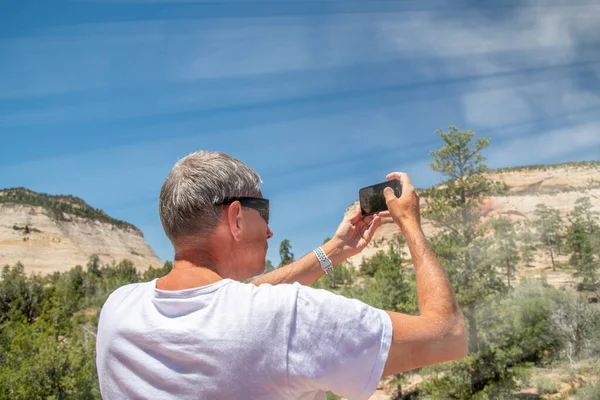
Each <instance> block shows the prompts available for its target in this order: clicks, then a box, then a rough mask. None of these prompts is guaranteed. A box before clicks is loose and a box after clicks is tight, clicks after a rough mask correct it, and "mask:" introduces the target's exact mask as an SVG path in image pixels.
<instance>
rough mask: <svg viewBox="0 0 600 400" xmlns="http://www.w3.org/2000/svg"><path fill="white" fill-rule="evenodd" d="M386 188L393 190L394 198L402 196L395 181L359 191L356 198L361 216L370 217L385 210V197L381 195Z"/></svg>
mask: <svg viewBox="0 0 600 400" xmlns="http://www.w3.org/2000/svg"><path fill="white" fill-rule="evenodd" d="M386 187H391V188H392V189H394V193H395V194H396V197H400V195H401V194H402V188H401V185H400V182H399V181H398V180H397V179H394V180H391V181H387V182H381V183H377V184H375V185H371V186H367V187H364V188H362V189H360V191H359V192H358V198H359V201H360V209H361V211H362V215H370V214H375V213H378V212H380V211H385V210H387V204H386V202H385V196H384V195H383V189H385V188H386Z"/></svg>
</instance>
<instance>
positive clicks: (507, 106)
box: [0, 0, 600, 264]
mask: <svg viewBox="0 0 600 400" xmlns="http://www.w3.org/2000/svg"><path fill="white" fill-rule="evenodd" d="M450 124H454V125H457V126H458V127H459V128H461V129H471V130H474V131H476V132H477V133H478V134H480V135H482V136H485V137H490V138H491V139H492V145H491V146H490V148H489V149H488V150H487V151H486V156H487V157H488V165H489V166H491V167H503V166H511V165H522V164H533V163H552V162H560V161H569V160H591V159H599V158H600V2H594V1H579V0H573V1H569V2H566V1H553V0H547V1H518V2H517V1H497V0H492V1H486V2H475V1H428V0H423V1H374V0H362V1H355V0H344V1H341V0H307V1H295V0H276V1H250V0H248V1H244V0H237V1H219V2H209V1H193V0H188V1H171V2H166V1H165V2H163V1H152V0H148V1H144V0H132V1H120V0H119V1H116V0H115V1H93V0H87V1H86V0H81V1H59V0H55V1H51V2H50V1H39V2H36V1H12V2H4V4H3V5H2V13H0V188H5V187H15V186H24V187H27V188H30V189H33V190H36V191H41V192H46V193H51V194H73V195H76V196H79V197H81V198H83V199H84V200H85V201H87V202H88V203H89V204H91V205H92V206H94V207H97V208H101V209H103V210H105V211H106V212H107V213H108V214H109V215H111V216H113V217H115V218H119V219H123V220H126V221H128V222H131V223H133V224H135V225H136V226H138V227H139V228H140V229H141V230H142V231H143V233H144V235H145V237H146V239H147V241H148V242H149V243H150V245H151V246H152V248H153V249H154V250H155V252H156V253H157V254H158V256H159V257H160V258H161V259H163V260H168V259H171V258H172V252H171V247H170V243H169V242H168V240H167V239H166V237H165V236H164V234H163V232H162V227H161V225H160V221H159V218H158V212H157V201H158V193H159V190H160V186H161V185H162V182H163V180H164V178H165V177H166V176H167V174H168V173H169V171H170V168H171V167H172V166H173V164H174V163H175V162H176V161H177V160H178V159H179V158H181V157H183V156H185V155H187V154H189V153H190V152H192V151H195V150H198V149H208V150H220V151H225V152H227V153H229V154H231V155H233V156H235V157H237V158H240V159H241V160H243V161H244V162H246V163H248V164H249V165H250V166H252V167H253V168H255V169H256V170H257V171H258V172H259V174H260V175H261V177H262V179H263V182H264V184H263V193H264V195H265V197H268V198H270V199H271V207H272V211H271V215H272V218H271V219H272V224H271V225H272V228H273V230H274V232H275V236H274V237H273V239H272V242H271V246H270V249H269V255H268V256H269V258H270V259H271V260H273V262H274V263H275V264H277V263H278V262H279V256H278V247H279V246H278V245H279V242H280V241H281V240H283V239H285V238H287V239H290V241H291V243H292V246H293V249H292V250H293V252H294V253H295V254H296V256H300V255H302V254H304V253H306V252H308V251H310V250H311V249H312V248H314V247H316V246H317V245H319V244H320V243H321V242H322V240H323V239H324V238H325V237H327V236H331V235H332V234H333V232H334V231H335V228H336V227H337V224H338V223H339V221H340V220H341V218H342V215H343V212H344V210H345V209H346V207H347V206H348V205H349V204H351V203H352V202H353V201H354V200H355V199H356V198H357V195H358V189H359V188H360V187H363V186H366V185H369V184H373V183H376V182H380V181H382V180H384V179H385V175H386V174H387V173H388V172H391V171H396V170H400V171H406V172H408V173H409V174H410V175H411V177H412V179H413V182H414V184H415V186H417V187H427V186H430V185H432V184H434V183H436V182H438V181H439V180H440V177H439V176H438V175H437V174H435V173H433V172H431V170H430V169H429V167H428V164H427V163H428V162H429V161H430V157H429V156H428V153H427V151H428V150H430V149H435V148H437V147H439V146H440V142H439V140H438V139H437V137H436V135H435V133H434V132H435V130H436V129H438V128H447V127H448V125H450Z"/></svg>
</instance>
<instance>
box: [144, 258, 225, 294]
mask: <svg viewBox="0 0 600 400" xmlns="http://www.w3.org/2000/svg"><path fill="white" fill-rule="evenodd" d="M222 279H223V278H222V277H221V275H219V274H218V273H217V272H215V271H214V270H213V269H211V268H208V267H205V266H201V265H196V264H194V263H191V262H189V261H187V260H175V262H174V263H173V269H171V272H169V273H168V274H167V275H165V276H163V277H162V278H159V279H158V281H157V282H156V288H157V289H161V290H183V289H192V288H196V287H201V286H206V285H210V284H211V283H215V282H218V281H220V280H222Z"/></svg>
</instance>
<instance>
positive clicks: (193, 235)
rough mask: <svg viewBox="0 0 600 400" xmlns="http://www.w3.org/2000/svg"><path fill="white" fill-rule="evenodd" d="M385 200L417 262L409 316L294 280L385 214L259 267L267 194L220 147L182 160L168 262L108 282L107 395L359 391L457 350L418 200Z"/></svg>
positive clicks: (456, 319) (353, 250)
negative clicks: (270, 266) (158, 273)
mask: <svg viewBox="0 0 600 400" xmlns="http://www.w3.org/2000/svg"><path fill="white" fill-rule="evenodd" d="M387 179H399V180H400V181H401V183H402V187H403V193H402V195H401V197H400V198H397V197H396V196H395V195H394V193H393V191H392V190H386V191H385V196H386V200H387V205H388V209H389V213H388V214H385V215H391V217H392V218H393V220H394V221H395V222H396V223H397V224H398V225H399V226H400V228H401V230H402V232H403V234H404V237H405V238H406V242H407V244H408V247H409V250H410V253H411V255H412V259H413V262H414V265H415V272H416V279H417V296H418V299H419V310H420V315H419V316H410V315H404V314H400V313H396V312H391V311H384V310H378V309H375V308H373V307H370V306H368V305H366V304H364V303H362V302H360V301H358V300H353V299H347V298H345V297H342V296H338V295H335V294H332V293H329V292H327V291H324V290H315V289H312V288H310V287H307V286H304V285H308V284H310V283H312V282H314V281H315V280H316V279H318V278H319V277H320V276H321V275H323V273H324V272H326V271H330V269H331V267H332V266H334V265H335V264H338V263H339V262H340V261H342V260H344V259H346V258H348V257H350V256H352V255H354V254H357V253H358V252H360V251H361V250H362V249H363V248H364V247H365V246H366V245H367V244H368V243H369V241H370V240H371V238H372V237H373V234H374V233H375V230H376V229H377V227H378V226H379V225H380V224H381V217H382V216H381V215H375V216H368V217H362V216H361V213H360V209H356V210H355V212H354V213H353V214H352V215H351V216H350V217H347V218H345V219H344V220H343V221H342V223H341V224H340V226H339V227H338V229H337V231H336V232H335V234H334V236H333V239H331V240H330V241H328V242H327V243H325V244H324V245H323V246H322V247H320V248H318V249H316V250H315V252H314V253H310V254H308V255H306V256H305V257H303V258H302V259H300V260H298V261H295V262H294V263H292V264H290V265H287V266H285V267H282V268H279V269H277V270H275V271H273V272H270V273H268V274H265V275H263V276H262V277H260V278H258V279H256V280H255V281H253V282H252V283H250V284H245V283H241V282H240V281H244V280H246V279H249V278H251V277H253V276H257V275H259V274H260V273H261V272H262V271H263V269H264V266H265V256H266V252H267V240H268V239H269V238H271V237H272V236H273V232H272V231H271V229H270V228H269V225H268V221H269V204H268V200H266V199H263V198H262V194H261V191H260V187H259V185H260V183H261V181H260V177H259V176H258V174H257V173H256V172H255V171H254V170H252V169H251V168H249V167H248V166H246V165H245V164H243V163H242V162H241V161H239V160H237V159H234V158H232V157H230V156H228V155H226V154H223V153H214V152H205V151H200V152H196V153H192V154H190V155H189V156H187V157H185V158H183V159H181V160H180V161H179V162H178V163H177V164H175V166H174V167H173V170H172V171H171V172H170V174H169V176H168V177H167V179H166V180H165V182H164V184H163V187H162V190H161V193H160V200H159V211H160V217H161V221H162V224H163V227H164V230H165V233H166V234H167V236H168V237H169V239H170V240H171V242H172V243H173V247H174V249H175V261H174V263H173V269H172V270H171V272H170V273H169V274H168V275H166V276H164V277H161V278H159V279H157V280H154V281H152V282H147V283H140V284H132V285H127V286H124V287H121V288H119V289H117V290H116V291H115V292H114V293H113V294H112V295H111V296H110V297H109V298H108V300H107V301H106V303H105V305H104V307H103V309H102V312H101V316H100V321H99V324H98V339H97V360H96V362H97V368H98V376H99V380H100V389H101V392H102V396H103V397H104V398H106V399H122V398H140V399H141V398H147V399H150V398H151V399H324V398H325V391H327V390H331V391H333V392H334V393H336V394H338V395H342V396H344V397H347V398H350V399H367V398H369V397H370V395H371V394H372V393H373V392H374V391H375V389H376V387H377V384H378V382H379V380H380V379H381V377H382V376H385V375H390V374H397V373H400V372H404V371H408V370H411V369H414V368H418V367H422V366H425V365H429V364H433V363H438V362H443V361H447V360H456V359H460V358H462V357H464V356H465V355H466V352H467V340H466V335H465V328H464V322H463V318H462V314H461V312H460V309H459V307H458V305H457V302H456V299H455V298H454V294H453V292H452V288H451V286H450V284H449V282H448V279H447V278H446V276H445V274H444V272H443V271H442V269H441V268H440V265H439V264H438V262H437V260H436V259H435V257H434V255H433V254H432V252H431V250H430V249H429V246H428V245H427V242H426V240H425V237H424V236H423V232H422V231H421V227H420V214H419V198H418V196H417V194H416V192H415V190H414V188H413V186H412V184H411V183H410V180H409V179H408V176H406V174H403V173H392V174H390V175H388V177H387Z"/></svg>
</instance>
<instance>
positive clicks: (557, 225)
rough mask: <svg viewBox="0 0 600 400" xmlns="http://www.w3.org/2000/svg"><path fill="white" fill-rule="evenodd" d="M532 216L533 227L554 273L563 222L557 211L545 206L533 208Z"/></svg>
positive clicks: (540, 205)
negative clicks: (547, 255)
mask: <svg viewBox="0 0 600 400" xmlns="http://www.w3.org/2000/svg"><path fill="white" fill-rule="evenodd" d="M533 215H534V216H535V217H536V219H535V221H534V226H535V229H536V231H537V234H538V237H539V239H540V243H541V244H542V246H543V247H544V249H545V250H546V251H547V252H548V254H549V255H550V260H551V261H552V270H553V271H556V262H555V259H554V257H555V255H556V254H558V250H559V249H560V244H561V242H562V230H563V221H562V218H561V217H560V214H559V213H558V210H557V209H554V208H551V207H547V206H546V205H545V204H538V205H536V206H535V211H534V212H533Z"/></svg>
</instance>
